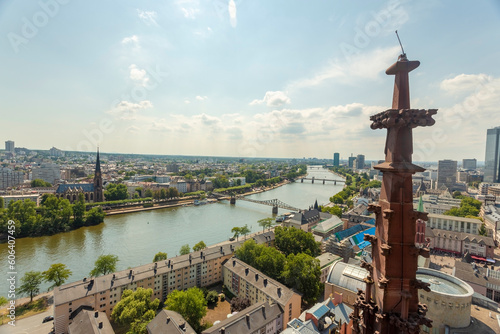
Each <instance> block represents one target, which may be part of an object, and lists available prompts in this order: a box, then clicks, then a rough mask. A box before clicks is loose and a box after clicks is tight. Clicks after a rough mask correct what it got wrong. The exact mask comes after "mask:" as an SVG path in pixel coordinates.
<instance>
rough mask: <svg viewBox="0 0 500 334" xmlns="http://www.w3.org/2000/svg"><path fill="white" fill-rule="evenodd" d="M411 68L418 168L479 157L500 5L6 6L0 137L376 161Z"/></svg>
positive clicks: (492, 103) (498, 71) (497, 101)
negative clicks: (387, 116)
mask: <svg viewBox="0 0 500 334" xmlns="http://www.w3.org/2000/svg"><path fill="white" fill-rule="evenodd" d="M396 29H397V30H398V32H399V34H400V37H401V40H402V42H403V46H404V48H405V52H406V53H407V55H408V57H409V59H415V60H420V62H421V66H420V67H419V68H418V69H417V70H415V71H414V72H412V74H411V76H410V87H411V98H412V107H413V108H426V109H427V108H438V109H439V111H438V115H437V116H436V120H437V122H436V124H435V125H434V126H433V127H430V128H417V129H416V130H415V131H414V141H415V145H414V153H415V157H414V160H419V161H421V160H425V161H431V160H438V159H459V160H460V159H463V158H476V159H478V160H484V146H485V139H486V129H487V128H491V127H494V126H500V117H499V106H500V67H499V66H498V59H500V46H499V45H500V44H499V40H500V3H499V2H498V1H493V0H491V1H475V2H472V1H452V0H449V1H432V2H431V1H425V2H424V1H418V2H416V1H411V2H410V1H307V2H306V1H290V0H288V1H250V0H229V1H227V0H225V1H222V0H214V1H194V0H182V1H132V0H121V1H117V0H110V1H99V2H98V1H78V0H40V1H30V2H28V1H12V2H6V1H3V2H1V3H0V36H1V38H0V49H1V50H2V52H1V53H0V62H1V64H2V65H3V66H2V75H1V76H0V89H1V92H2V93H1V94H0V103H1V104H0V105H1V109H0V113H1V114H0V116H1V123H0V133H1V134H2V136H1V137H2V138H0V139H1V140H2V141H3V140H14V141H15V142H16V146H20V147H28V148H33V149H49V148H50V147H52V146H55V147H57V148H60V149H64V150H84V151H93V150H95V147H96V146H97V145H99V146H100V147H101V150H102V151H104V152H123V153H148V154H184V155H216V156H248V157H299V158H300V157H319V158H326V157H331V156H332V154H333V152H340V154H341V157H342V158H346V157H348V156H349V155H350V154H351V153H353V154H355V155H356V154H365V155H366V157H367V159H381V158H383V146H384V139H385V131H383V130H371V129H370V127H369V125H370V122H369V116H370V115H372V114H374V113H377V112H380V111H383V110H385V109H388V108H389V107H390V106H391V99H392V88H393V80H394V78H393V77H392V76H387V75H385V69H386V68H387V67H389V66H390V65H391V64H392V63H393V62H395V61H396V59H397V57H398V55H399V54H400V52H401V51H400V48H399V44H398V42H397V39H396V36H395V34H394V30H396Z"/></svg>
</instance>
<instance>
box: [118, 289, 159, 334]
mask: <svg viewBox="0 0 500 334" xmlns="http://www.w3.org/2000/svg"><path fill="white" fill-rule="evenodd" d="M152 295H153V290H152V289H144V288H141V287H139V288H137V290H136V291H132V290H125V291H124V292H123V294H122V298H121V300H120V301H119V302H118V304H116V305H115V307H114V308H113V312H112V313H111V319H112V320H113V321H115V322H117V323H119V324H121V325H128V326H130V325H131V326H132V328H131V331H129V332H128V334H135V333H137V334H142V333H147V331H145V330H146V325H147V324H148V323H149V322H150V321H151V320H153V318H154V317H155V315H156V310H157V309H158V307H159V306H160V300H158V298H155V299H154V300H153V301H151V297H152Z"/></svg>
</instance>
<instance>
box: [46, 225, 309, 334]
mask: <svg viewBox="0 0 500 334" xmlns="http://www.w3.org/2000/svg"><path fill="white" fill-rule="evenodd" d="M253 239H254V240H255V241H256V242H257V243H259V244H260V243H263V244H264V243H265V244H267V245H269V246H271V245H272V243H273V242H274V231H268V232H265V233H260V234H257V235H255V236H253ZM243 242H244V240H242V241H235V242H232V243H228V244H224V245H221V246H213V247H209V248H206V249H204V250H202V251H198V252H192V253H190V254H187V255H181V256H177V257H174V258H171V259H167V260H165V261H159V262H155V263H150V264H147V265H143V266H139V267H135V268H132V269H127V270H122V271H119V272H116V273H113V274H108V275H104V276H99V277H95V278H93V277H91V278H83V279H82V280H79V281H77V282H73V283H70V284H65V285H62V286H60V287H57V288H55V289H54V326H55V331H56V333H67V332H68V326H69V325H70V324H71V323H72V321H73V320H74V317H75V316H76V314H77V313H78V311H79V310H80V309H82V308H86V309H89V310H94V311H99V312H104V313H106V315H107V316H108V317H110V316H111V313H112V312H113V307H114V306H115V305H116V304H117V303H118V302H119V301H120V299H121V296H122V293H123V292H124V291H125V290H126V289H129V290H134V291H135V290H136V289H137V288H139V287H142V288H144V289H152V290H153V295H152V297H151V298H153V299H154V298H158V299H160V300H161V301H165V299H166V298H167V295H168V294H169V293H170V292H172V291H174V290H186V289H189V288H191V287H195V286H196V287H205V286H209V285H212V284H215V283H219V282H221V281H222V279H223V276H222V263H223V262H224V260H228V259H229V258H231V257H232V256H233V253H234V250H235V249H236V248H237V247H239V245H240V244H241V243H243ZM299 308H300V301H299Z"/></svg>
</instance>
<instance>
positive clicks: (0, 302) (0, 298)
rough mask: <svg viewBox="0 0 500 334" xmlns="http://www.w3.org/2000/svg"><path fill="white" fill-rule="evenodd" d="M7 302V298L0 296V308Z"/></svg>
mask: <svg viewBox="0 0 500 334" xmlns="http://www.w3.org/2000/svg"><path fill="white" fill-rule="evenodd" d="M8 302H9V300H8V299H7V298H5V297H4V296H0V306H3V305H5V304H7V303H8Z"/></svg>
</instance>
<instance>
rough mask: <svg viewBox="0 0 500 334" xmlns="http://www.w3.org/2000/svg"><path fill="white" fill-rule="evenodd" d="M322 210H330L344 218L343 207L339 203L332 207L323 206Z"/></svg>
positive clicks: (329, 211)
mask: <svg viewBox="0 0 500 334" xmlns="http://www.w3.org/2000/svg"><path fill="white" fill-rule="evenodd" d="M321 211H322V212H328V213H330V214H332V215H335V216H337V217H339V218H342V208H341V207H339V206H338V205H335V206H330V207H322V208H321Z"/></svg>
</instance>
